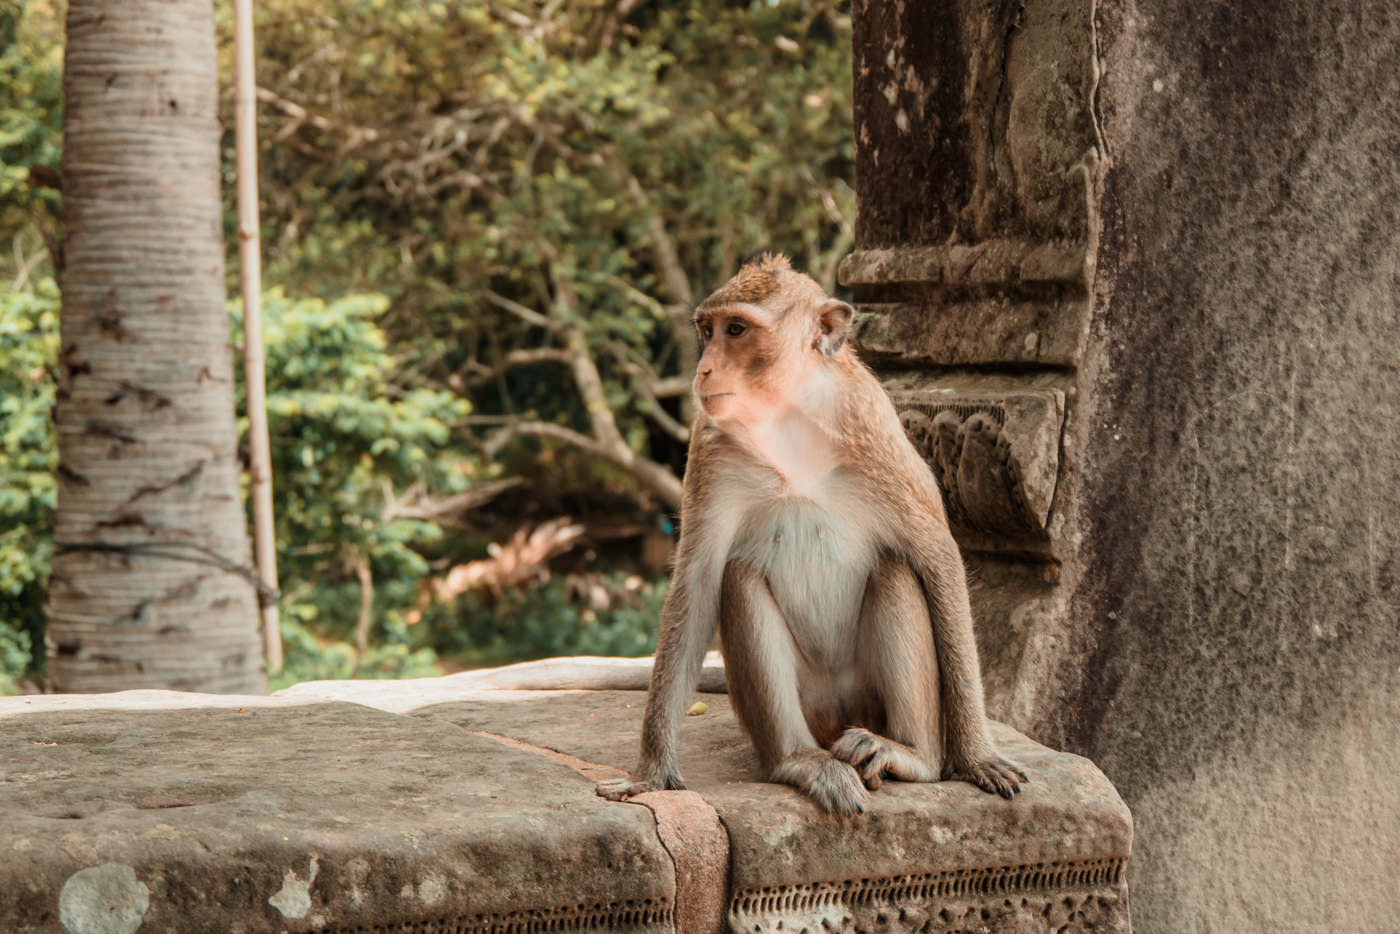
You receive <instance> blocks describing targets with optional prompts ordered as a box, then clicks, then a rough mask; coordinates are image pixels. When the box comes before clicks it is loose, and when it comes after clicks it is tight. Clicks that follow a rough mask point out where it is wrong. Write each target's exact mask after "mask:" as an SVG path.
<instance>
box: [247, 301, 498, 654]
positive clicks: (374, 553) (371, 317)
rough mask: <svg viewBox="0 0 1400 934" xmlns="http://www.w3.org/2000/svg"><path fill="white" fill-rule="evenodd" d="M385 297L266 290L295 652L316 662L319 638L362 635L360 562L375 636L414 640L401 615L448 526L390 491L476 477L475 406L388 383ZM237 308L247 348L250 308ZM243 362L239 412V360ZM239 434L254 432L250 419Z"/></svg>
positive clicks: (455, 487) (439, 487) (446, 485)
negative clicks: (400, 508)
mask: <svg viewBox="0 0 1400 934" xmlns="http://www.w3.org/2000/svg"><path fill="white" fill-rule="evenodd" d="M386 305H387V301H386V300H385V299H384V298H383V297H382V296H377V295H354V296H349V297H346V298H342V299H339V300H336V301H333V302H323V301H321V300H319V299H302V300H298V301H293V300H291V299H289V298H287V297H286V296H285V295H284V294H283V293H282V292H280V291H278V290H273V291H271V292H269V293H268V294H267V295H266V296H265V298H264V304H263V314H264V324H265V326H264V334H265V340H266V356H267V410H268V420H269V424H270V426H271V430H270V434H271V442H272V469H273V477H274V484H273V508H274V511H275V513H276V521H277V543H278V566H279V572H280V575H281V580H282V591H283V595H284V596H283V601H282V612H283V614H284V618H285V619H286V620H287V621H288V624H287V626H286V627H285V629H286V632H285V635H286V636H287V638H289V639H293V640H296V641H297V644H298V646H299V648H298V651H299V652H300V653H301V654H300V655H299V656H297V658H298V659H304V660H306V664H307V665H308V666H310V665H313V662H312V661H311V658H312V655H313V654H314V653H312V652H311V648H312V647H313V644H314V643H315V638H320V639H329V640H347V639H349V638H351V636H352V635H353V628H354V624H355V621H356V619H357V617H358V615H359V601H360V584H359V582H358V579H357V578H356V577H355V576H354V573H353V569H354V566H355V564H356V562H364V563H366V564H367V566H368V568H369V569H370V571H371V573H372V577H373V579H374V580H375V581H378V582H381V584H380V585H379V586H375V587H374V605H373V618H374V619H375V620H376V622H377V624H378V629H377V630H376V631H375V636H376V637H377V638H376V640H375V641H376V642H378V643H380V644H381V645H387V646H400V647H402V646H404V645H405V644H406V642H407V638H408V633H407V630H406V627H405V625H404V623H403V620H402V617H403V613H404V612H405V611H406V610H407V609H408V608H409V607H410V605H411V604H412V602H413V600H414V598H415V597H416V594H417V589H416V588H417V582H418V580H419V579H420V578H421V577H422V576H423V575H424V574H426V573H427V571H428V566H427V564H426V562H425V561H424V559H423V557H422V555H421V554H420V553H419V551H418V550H416V549H417V547H418V546H421V545H422V544H423V543H425V542H431V541H436V540H438V539H440V538H441V536H442V529H441V528H440V527H439V526H438V525H436V524H435V523H433V522H428V521H423V520H420V519H409V518H396V517H393V516H390V515H386V504H387V502H388V498H389V495H390V494H392V493H393V492H394V491H402V490H404V489H405V488H408V487H410V486H414V487H417V488H419V489H424V490H427V491H432V492H440V493H453V492H459V491H461V490H463V489H465V488H466V487H467V485H468V480H469V477H470V476H471V475H472V474H474V473H476V472H478V468H477V465H476V464H475V463H474V462H473V461H472V460H470V459H468V458H465V457H463V456H461V455H460V454H458V453H456V452H455V451H454V450H452V448H451V446H450V440H451V430H452V427H451V426H452V424H453V423H454V422H456V421H458V420H460V419H462V418H464V417H465V416H466V415H467V413H468V412H469V411H470V409H469V406H468V405H467V403H466V402H464V401H463V400H461V399H459V398H457V397H456V396H454V395H452V394H451V393H448V392H444V391H440V390H431V389H407V388H404V387H401V386H397V385H395V384H394V383H393V382H391V378H392V376H393V374H394V372H395V369H396V368H395V365H394V360H393V359H392V358H391V357H390V356H389V354H388V353H387V351H386V349H385V339H384V335H383V333H382V332H381V331H380V329H379V327H378V325H377V324H376V323H375V319H376V318H377V316H379V315H380V314H382V313H383V311H384V309H385V307H386ZM232 310H233V317H234V322H235V334H236V337H235V339H236V340H237V341H238V343H240V344H241V342H242V309H241V307H240V306H238V305H235V306H234V307H233V309H232ZM236 369H237V371H238V374H239V407H240V410H242V409H243V407H244V403H243V386H242V365H241V361H240V364H239V366H238V367H237V368H236ZM241 431H242V432H243V433H245V435H246V431H247V422H246V419H245V420H243V422H242V423H241ZM313 632H314V633H315V637H313V636H312V635H311V634H312V633H313ZM429 661H430V660H429ZM297 664H301V662H300V661H298V662H297ZM315 664H320V665H322V666H324V667H326V668H327V669H328V670H335V671H348V670H353V669H354V664H353V658H351V660H350V662H349V669H347V668H346V664H347V663H346V662H345V660H344V658H342V657H341V656H339V655H336V654H335V653H328V654H326V656H325V658H324V659H322V660H321V661H320V662H317V663H315ZM423 664H425V662H424V658H423V657H420V656H413V657H411V658H410V657H403V658H399V659H398V660H397V661H395V660H393V659H392V658H391V657H390V656H388V655H385V656H382V657H378V658H374V657H367V658H366V659H365V660H364V664H363V665H362V673H363V670H369V669H374V670H381V671H398V670H400V669H402V668H403V667H404V666H408V667H410V668H412V667H414V666H417V667H418V668H421V667H422V665H423ZM318 676H319V675H318ZM327 676H329V675H327ZM338 676H340V677H348V674H342V675H338Z"/></svg>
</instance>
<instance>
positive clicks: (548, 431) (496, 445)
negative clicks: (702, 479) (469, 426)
mask: <svg viewBox="0 0 1400 934" xmlns="http://www.w3.org/2000/svg"><path fill="white" fill-rule="evenodd" d="M521 435H523V436H527V437H536V438H552V439H554V440H556V441H562V442H564V443H565V444H570V445H573V446H574V447H576V448H578V449H579V450H581V451H584V452H586V453H588V454H592V455H593V456H594V457H597V458H600V459H602V460H605V461H607V462H608V463H610V464H612V465H613V466H614V467H618V468H620V469H622V470H625V471H626V472H628V473H630V474H631V475H632V476H634V477H636V478H637V479H638V480H640V481H641V483H642V485H643V486H644V487H646V488H647V489H648V490H650V491H651V492H652V493H655V494H656V495H657V496H658V497H659V498H660V499H661V500H662V502H664V503H665V504H666V505H667V506H669V507H670V508H672V509H676V510H679V509H680V508H681V482H680V480H678V479H676V475H675V474H673V473H671V471H669V470H667V469H666V468H665V467H662V466H661V465H660V464H657V463H655V462H653V461H649V460H647V459H646V458H643V457H638V456H637V454H636V453H635V452H634V451H633V450H632V449H631V448H629V447H627V446H626V445H623V446H622V447H620V448H618V447H616V446H612V445H607V444H603V443H602V442H601V441H599V440H598V439H596V438H592V437H589V436H588V435H586V434H583V433H582V432H580V431H575V430H574V429H572V428H566V427H564V426H563V425H556V424H554V423H553V422H532V421H511V422H509V423H508V424H506V425H505V427H503V428H501V429H500V430H499V431H498V432H497V433H496V434H495V435H494V436H493V437H492V438H491V439H490V440H488V441H487V447H488V449H495V450H499V449H500V447H501V446H502V445H504V444H505V443H506V442H507V441H509V440H510V439H511V438H512V437H515V436H521Z"/></svg>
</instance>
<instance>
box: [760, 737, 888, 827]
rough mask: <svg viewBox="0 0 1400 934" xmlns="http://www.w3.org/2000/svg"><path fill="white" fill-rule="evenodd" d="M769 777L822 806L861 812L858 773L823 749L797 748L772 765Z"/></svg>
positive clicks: (844, 812) (861, 786) (862, 801)
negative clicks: (773, 767) (797, 790)
mask: <svg viewBox="0 0 1400 934" xmlns="http://www.w3.org/2000/svg"><path fill="white" fill-rule="evenodd" d="M773 781H775V782H782V783H783V784H784V785H792V786H793V787H794V788H797V789H799V790H800V791H803V792H805V793H806V794H807V796H808V797H810V798H811V799H812V800H813V801H815V802H816V803H817V806H818V807H820V808H821V809H822V810H824V811H827V812H829V813H832V814H841V815H850V814H862V813H864V812H865V799H866V797H867V793H866V790H865V785H864V784H862V783H861V780H860V774H859V773H857V772H856V770H855V769H854V768H852V767H851V766H850V765H848V764H846V763H845V762H841V761H839V760H837V759H833V758H832V757H831V754H830V753H828V752H827V751H826V750H825V749H799V750H797V751H796V752H793V753H789V754H788V756H787V757H786V758H785V759H783V761H782V762H779V763H778V766H777V768H775V769H773Z"/></svg>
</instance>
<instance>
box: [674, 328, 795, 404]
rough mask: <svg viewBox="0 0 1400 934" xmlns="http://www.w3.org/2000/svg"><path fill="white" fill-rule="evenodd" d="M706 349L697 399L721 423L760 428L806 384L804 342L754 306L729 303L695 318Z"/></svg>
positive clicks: (698, 373)
mask: <svg viewBox="0 0 1400 934" xmlns="http://www.w3.org/2000/svg"><path fill="white" fill-rule="evenodd" d="M695 325H696V328H697V329H698V331H699V335H700V341H701V344H702V346H703V348H704V350H703V352H702V353H701V355H700V364H699V366H697V367H696V370H695V387H694V388H695V395H696V397H697V398H698V399H699V400H700V405H701V406H702V407H703V408H704V409H705V413H706V414H707V415H709V416H710V417H711V418H713V419H715V420H716V421H719V422H725V421H732V422H738V423H739V424H744V425H756V424H758V423H759V422H761V421H763V420H764V418H765V416H767V415H768V414H770V413H772V412H774V411H775V410H777V409H779V408H781V407H782V405H783V403H784V401H785V397H786V396H787V395H788V394H789V393H790V392H791V390H792V388H793V387H794V386H795V385H796V384H797V383H800V382H802V381H803V380H804V378H805V373H804V372H803V371H804V366H803V364H804V362H805V361H804V360H803V359H802V356H803V355H802V353H801V347H800V342H799V341H797V340H795V339H794V336H793V335H792V334H790V333H789V331H790V330H791V329H790V328H787V327H784V326H783V325H784V322H783V321H781V320H779V319H775V318H774V317H772V316H769V315H767V314H764V313H763V310H762V309H760V308H757V307H754V306H743V305H737V306H736V305H731V306H724V307H720V308H717V309H712V310H708V311H703V312H701V313H700V314H697V315H696V321H695Z"/></svg>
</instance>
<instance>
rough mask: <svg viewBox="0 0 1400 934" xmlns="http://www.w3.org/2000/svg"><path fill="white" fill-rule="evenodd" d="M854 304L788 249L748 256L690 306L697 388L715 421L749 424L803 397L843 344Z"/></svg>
mask: <svg viewBox="0 0 1400 934" xmlns="http://www.w3.org/2000/svg"><path fill="white" fill-rule="evenodd" d="M851 315H852V311H851V306H850V305H847V304H846V303H845V302H843V301H840V300H838V299H834V298H829V297H828V296H827V295H826V293H825V292H823V291H822V288H821V286H819V285H817V283H816V282H815V281H814V280H813V279H812V278H811V277H809V276H805V275H803V274H802V273H800V272H797V271H795V270H794V269H793V268H792V266H791V265H789V263H788V259H787V257H786V256H782V255H780V254H773V253H764V254H763V255H761V256H759V257H757V258H756V259H753V260H750V261H749V262H748V263H746V264H745V265H744V266H743V267H742V268H740V270H739V271H738V272H737V273H735V274H734V278H732V279H730V280H729V281H728V282H726V283H725V284H724V285H723V286H721V287H720V288H719V289H718V290H717V291H716V292H715V293H714V294H713V295H711V296H710V297H709V298H707V299H705V300H704V301H703V302H701V303H700V305H699V306H698V307H697V308H696V309H695V327H696V329H697V330H698V331H699V334H700V343H701V346H702V347H703V352H702V353H701V355H700V363H699V365H698V366H697V367H696V370H695V395H696V396H697V397H698V398H699V399H700V404H701V405H702V406H703V407H704V409H705V412H706V414H708V415H709V416H710V417H711V418H713V419H715V420H716V421H734V422H738V423H740V424H747V425H754V424H757V423H759V422H761V421H763V420H764V419H765V418H766V417H768V416H769V415H772V414H776V413H778V412H781V411H783V410H784V409H785V408H787V407H788V406H790V405H796V404H799V403H800V401H801V398H802V396H803V395H804V393H806V392H807V391H808V390H809V389H810V388H811V387H812V384H813V383H814V381H816V380H818V379H820V375H821V374H822V373H823V372H824V371H825V370H826V369H827V368H828V367H831V366H833V365H834V363H835V361H836V359H837V357H838V356H839V355H840V354H842V353H843V352H848V351H844V347H845V343H846V337H847V336H848V335H849V334H850V330H851Z"/></svg>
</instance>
